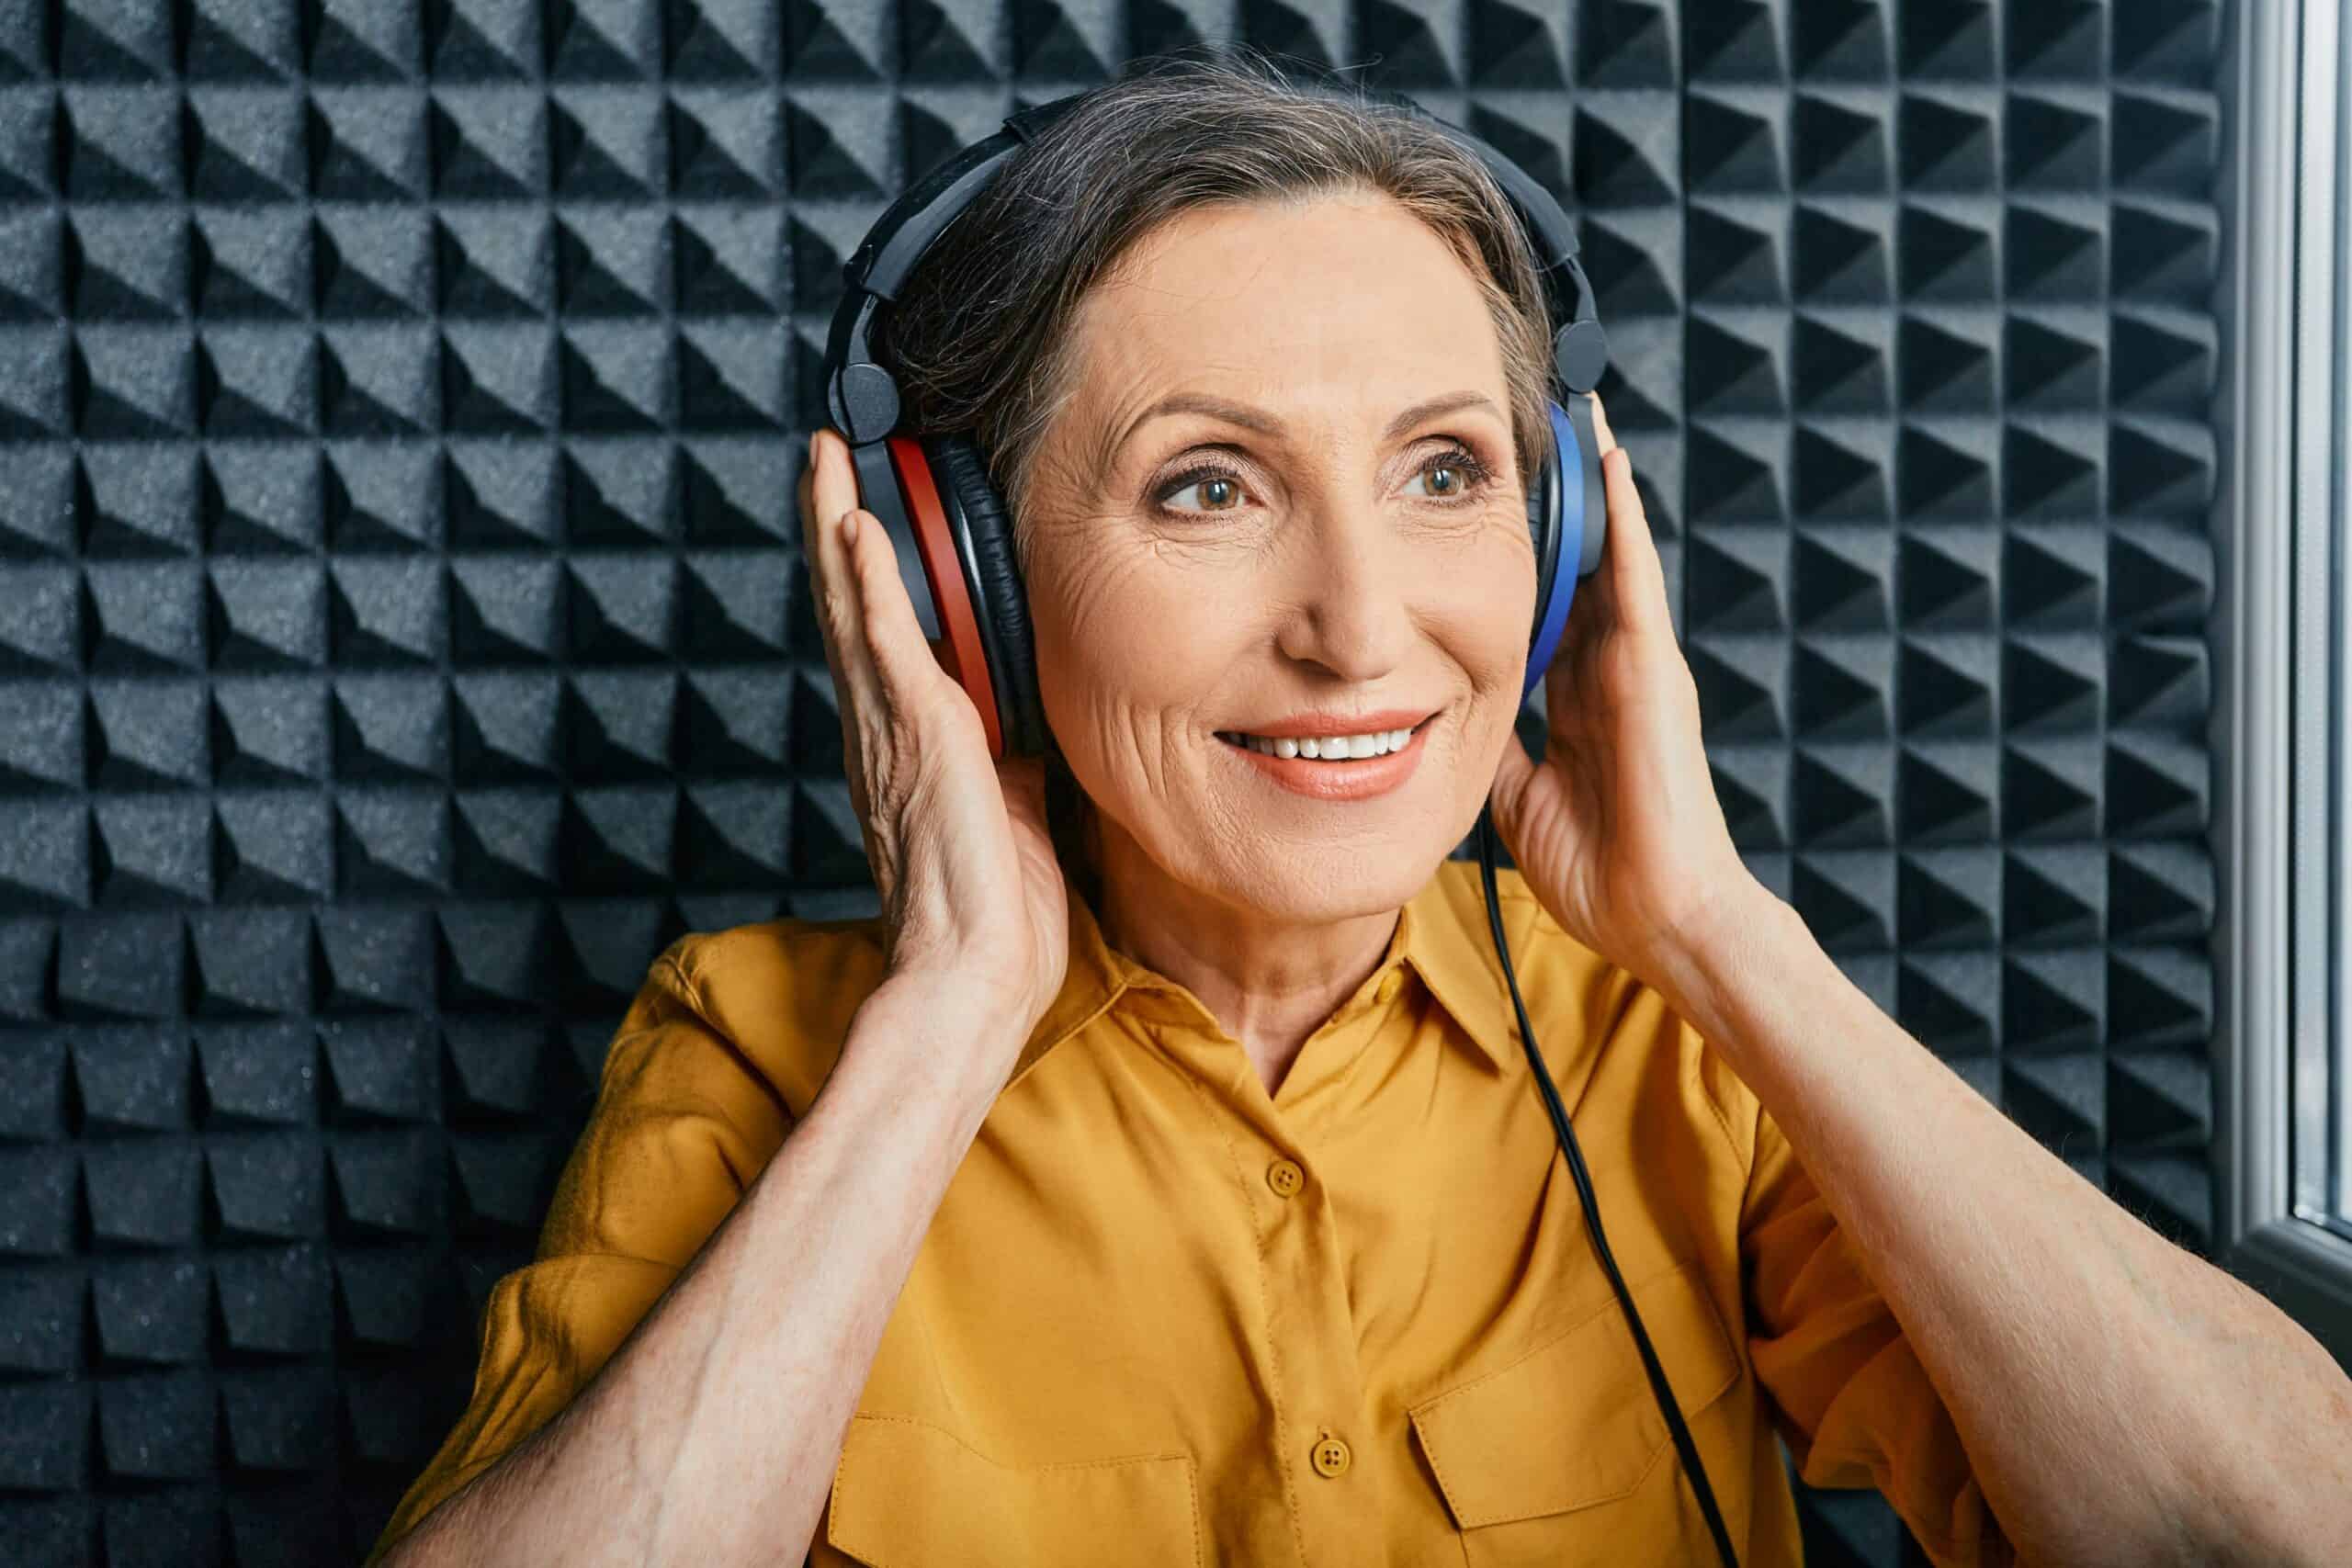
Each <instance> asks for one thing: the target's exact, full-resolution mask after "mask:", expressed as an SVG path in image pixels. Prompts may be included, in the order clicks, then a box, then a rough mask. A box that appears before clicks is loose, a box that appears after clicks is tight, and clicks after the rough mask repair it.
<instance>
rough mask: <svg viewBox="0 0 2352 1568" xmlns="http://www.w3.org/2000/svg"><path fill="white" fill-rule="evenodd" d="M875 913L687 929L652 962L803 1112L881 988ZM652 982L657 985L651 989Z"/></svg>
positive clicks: (879, 939) (659, 974)
mask: <svg viewBox="0 0 2352 1568" xmlns="http://www.w3.org/2000/svg"><path fill="white" fill-rule="evenodd" d="M883 959H884V948H883V930H882V921H881V919H880V917H878V916H865V917H857V918H843V919H807V918H802V917H797V916H778V917H777V918H775V919H767V920H757V921H752V922H750V923H748V924H744V925H739V926H730V927H728V928H726V929H724V930H721V931H690V932H688V933H687V934H685V935H684V936H682V937H680V938H678V939H677V941H675V942H672V943H671V944H670V946H669V947H668V948H667V949H665V950H664V951H663V952H662V954H661V955H660V956H659V957H658V958H656V959H655V960H654V964H653V968H654V971H655V980H656V981H659V980H661V979H662V971H663V970H664V969H665V968H666V969H667V970H668V971H669V975H668V977H667V982H668V984H669V986H670V987H671V988H672V989H673V990H676V991H678V992H679V993H680V994H681V995H682V997H683V998H684V1002H685V1005H686V1006H687V1007H688V1008H689V1009H691V1010H693V1012H694V1014H695V1017H696V1018H697V1019H699V1020H700V1021H701V1022H703V1023H704V1024H706V1025H707V1026H708V1027H709V1028H710V1029H711V1030H712V1031H713V1032H716V1033H717V1034H718V1035H719V1036H721V1037H722V1038H724V1039H725V1040H726V1041H727V1042H728V1043H730V1044H732V1045H733V1046H734V1047H735V1048H736V1049H737V1050H739V1051H741V1053H742V1054H743V1055H745V1056H746V1057H747V1058H749V1059H750V1060H751V1062H752V1064H753V1065H754V1066H757V1067H758V1068H759V1069H760V1070H761V1072H762V1073H763V1074H764V1075H765V1076H766V1077H767V1078H768V1079H769V1081H770V1082H772V1083H773V1084H774V1085H775V1088H776V1090H777V1092H778V1093H779V1094H780V1095H781V1096H782V1097H783V1098H784V1100H785V1102H786V1106H787V1107H788V1108H789V1109H790V1111H792V1113H793V1114H794V1115H795V1116H798V1115H800V1114H802V1113H803V1112H805V1111H807V1110H808V1108H809V1103H810V1102H811V1101H812V1100H815V1099H816V1096H817V1090H818V1089H820V1088H821V1087H822V1086H823V1084H824V1081H825V1079H826V1077H828V1076H829V1075H830V1074H831V1072H832V1069H833V1063H834V1062H835V1060H837V1059H838V1058H839V1056H840V1055H841V1048H842V1040H843V1039H844V1038H845V1037H846V1036H847V1034H848V1032H849V1025H850V1021H851V1020H852V1019H853V1018H854V1016H855V1015H856V1013H857V1010H858V1008H859V1007H860V1006H862V1005H863V1004H864V1003H865V998H867V997H869V996H871V995H872V994H873V992H874V989H875V987H876V986H878V985H880V984H881V983H882V970H883ZM649 983H651V982H649Z"/></svg>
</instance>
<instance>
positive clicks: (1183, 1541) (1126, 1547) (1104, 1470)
mask: <svg viewBox="0 0 2352 1568" xmlns="http://www.w3.org/2000/svg"><path fill="white" fill-rule="evenodd" d="M1195 1493H1196V1487H1195V1485H1194V1482H1193V1460H1192V1456H1191V1455H1189V1454H1182V1453H1159V1454H1136V1455H1130V1456H1126V1457H1122V1458H1115V1459H1101V1460H1080V1461H1070V1462H1064V1463H1057V1464H1041V1465H1008V1464H999V1463H998V1462H996V1461H994V1460H991V1459H989V1457H988V1456H986V1455H985V1454H982V1453H981V1452H980V1451H979V1450H977V1449H974V1448H973V1447H971V1446H970V1445H969V1444H967V1443H966V1442H965V1441H964V1440H963V1439H961V1438H957V1437H956V1435H955V1434H953V1433H951V1432H948V1431H945V1430H944V1429H943V1428H941V1427H933V1426H931V1425H929V1424H928V1423H926V1422H922V1421H913V1420H909V1419H906V1418H904V1417H901V1416H858V1417H857V1418H856V1419H855V1420H854V1421H852V1422H851V1423H850V1430H849V1438H848V1440H847V1441H846V1442H845V1443H843V1444H842V1460H841V1464H840V1466H839V1468H837V1469H836V1470H835V1471H834V1472H833V1495H832V1500H831V1503H830V1504H829V1505H828V1506H827V1507H826V1513H825V1540H826V1542H827V1544H828V1545H830V1546H831V1547H833V1548H834V1549H835V1550H837V1551H840V1552H842V1553H844V1554H846V1555H847V1556H848V1557H849V1558H850V1559H851V1560H852V1561H854V1562H864V1563H869V1564H872V1565H873V1568H947V1565H950V1564H953V1565H954V1568H967V1565H968V1568H998V1565H1000V1564H1002V1565H1004V1568H1030V1565H1033V1564H1034V1565H1035V1568H1066V1565H1067V1568H1079V1565H1080V1564H1084V1565H1086V1568H1098V1565H1100V1564H1102V1563H1105V1562H1119V1563H1134V1564H1136V1565H1137V1568H1198V1565H1199V1563H1200V1562H1201V1561H1202V1557H1201V1550H1202V1549H1201V1529H1200V1505H1199V1502H1198V1499H1197V1497H1196V1495H1195ZM818 1561H820V1562H822V1561H823V1558H822V1557H821V1555H820V1557H819V1559H818Z"/></svg>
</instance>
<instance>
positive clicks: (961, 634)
mask: <svg viewBox="0 0 2352 1568" xmlns="http://www.w3.org/2000/svg"><path fill="white" fill-rule="evenodd" d="M1311 90H1314V91H1317V92H1320V89H1311ZM1362 91H1363V93H1364V95H1365V96H1367V97H1374V98H1378V99H1380V100H1382V101H1385V102H1388V103H1390V104H1393V105H1395V106H1396V107H1401V108H1404V109H1407V110H1408V111H1410V112H1411V113H1412V114H1413V115H1415V116H1417V117H1418V118H1422V119H1425V120H1428V121H1430V123H1431V124H1433V125H1435V126H1436V127H1437V128H1438V129H1439V130H1442V132H1443V133H1444V134H1445V135H1446V136H1447V137H1448V138H1450V139H1451V140H1452V141H1454V142H1455V143H1457V144H1458V145H1460V146H1461V147H1462V148H1463V149H1464V150H1465V151H1466V152H1471V153H1472V154H1474V155H1475V156H1476V157H1477V158H1478V160H1479V161H1480V162H1481V163H1483V164H1486V166H1487V171H1488V172H1489V173H1490V174H1492V175H1494V177H1495V181H1496V183H1497V184H1498V185H1499V186H1501V187H1502V189H1503V194H1504V195H1505V196H1506V197H1508V198H1509V199H1510V205H1511V208H1512V209H1513V210H1514V211H1515V212H1516V213H1517V214H1518V216H1519V220H1520V224H1521V229H1522V230H1523V231H1525V232H1526V234H1527V237H1528V240H1529V242H1530V243H1531V245H1532V248H1533V250H1534V253H1535V260H1536V266H1537V270H1538V272H1539V273H1540V275H1541V276H1542V277H1543V279H1544V291H1545V295H1546V298H1547V299H1549V301H1550V303H1551V306H1552V314H1553V319H1554V320H1555V321H1557V320H1559V319H1561V318H1562V317H1563V316H1565V317H1566V318H1567V321H1566V325H1564V326H1562V327H1561V328H1560V329H1559V330H1558V332H1557V333H1555V334H1554V336H1553V339H1552V366H1553V370H1554V372H1555V375H1556V377H1557V378H1558V380H1559V383H1560V385H1561V386H1563V387H1565V388H1566V390H1567V391H1568V392H1569V393H1570V394H1571V395H1570V396H1569V397H1568V399H1567V400H1566V402H1565V403H1562V402H1561V401H1559V400H1557V399H1554V400H1550V401H1549V402H1548V404H1547V407H1548V411H1549V413H1550V418H1551V427H1552V439H1551V440H1549V441H1546V442H1543V443H1542V451H1541V452H1540V454H1539V455H1538V456H1539V461H1538V463H1537V464H1536V472H1535V476H1534V482H1533V483H1532V484H1531V485H1530V486H1529V487H1528V496H1527V529H1528V534H1529V536H1530V537H1531V538H1532V540H1533V541H1534V545H1535V563H1536V589H1535V622H1534V625H1533V626H1532V628H1531V629H1530V631H1529V634H1528V656H1527V675H1526V680H1525V682H1524V683H1523V684H1522V685H1521V688H1520V695H1521V699H1522V700H1524V699H1525V697H1526V696H1527V694H1529V693H1531V692H1532V691H1533V690H1534V689H1535V687H1536V684H1537V683H1538V682H1541V681H1542V680H1543V679H1544V671H1545V670H1546V669H1548V668H1549V667H1550V665H1551V662H1552V656H1553V655H1554V654H1555V652H1557V651H1558V649H1559V646H1560V637H1561V634H1562V632H1563V631H1564V630H1565V629H1566V626H1567V621H1568V606H1569V604H1571V603H1572V602H1573V601H1574V599H1575V597H1576V585H1577V579H1579V578H1582V577H1585V576H1587V575H1589V573H1591V571H1592V570H1594V569H1595V568H1596V567H1598V566H1599V565H1600V549H1601V544H1602V540H1603V536H1604V535H1605V534H1606V532H1607V523H1608V515H1609V513H1608V507H1607V504H1606V502H1605V501H1604V500H1603V494H1604V492H1603V490H1602V485H1601V477H1600V447H1599V444H1598V442H1597V441H1596V439H1595V437H1594V434H1593V429H1592V405H1591V403H1590V401H1589V400H1588V399H1586V398H1585V397H1584V396H1583V395H1582V394H1584V393H1586V392H1589V391H1590V390H1592V389H1593V388H1594V387H1595V386H1596V385H1598V384H1599V382H1600V375H1601V372H1602V371H1603V370H1605V369H1606V368H1607V367H1608V365H1609V340H1608V338H1607V336H1606V334H1604V333H1602V332H1601V330H1600V318H1599V317H1598V316H1597V315H1596V314H1595V313H1594V310H1593V297H1592V285H1591V284H1590V283H1589V282H1588V281H1586V278H1585V275H1584V268H1583V267H1582V266H1581V265H1578V264H1577V242H1576V234H1575V231H1573V230H1572V229H1571V228H1570V227H1569V225H1568V220H1567V218H1566V214H1564V213H1563V212H1562V211H1561V210H1560V205H1559V203H1558V202H1556V201H1555V200H1554V199H1553V198H1552V195H1551V193H1550V192H1549V191H1547V190H1545V189H1544V187H1543V186H1541V185H1540V184H1538V183H1537V182H1536V181H1535V180H1534V179H1533V178H1532V177H1531V176H1530V175H1528V174H1527V172H1526V171H1525V170H1523V169H1521V167H1520V166H1519V165H1518V164H1515V163H1513V162H1511V161H1510V159H1509V158H1506V157H1505V156H1503V154H1502V153H1500V152H1497V151H1496V150H1495V149H1494V148H1492V147H1490V146H1488V145H1487V143H1486V142H1485V141H1481V140H1480V139H1479V138H1477V137H1476V136H1473V135H1472V134H1471V133H1470V132H1468V131H1466V130H1462V129H1461V128H1460V127H1458V126H1455V125H1453V124H1450V123H1448V122H1447V121H1445V120H1442V119H1440V118H1437V117H1436V116H1435V115H1432V114H1430V113H1429V112H1428V111H1427V110H1426V109H1423V108H1422V107H1420V106H1419V105H1418V104H1416V103H1414V102H1413V101H1412V100H1411V99H1409V98H1406V97H1403V96H1397V95H1390V94H1385V93H1380V92H1378V91H1377V90H1376V89H1373V88H1368V87H1367V88H1363V89H1362ZM1084 96H1086V94H1085V93H1083V92H1079V93H1072V94H1070V95H1069V96H1065V97H1059V98H1055V99H1053V100H1051V101H1050V102H1047V103H1043V104H1039V105H1037V106H1036V107H1034V108H1028V109H1023V110H1022V111H1021V112H1019V113H1017V114H1014V115H1012V116H1009V117H1008V118H1006V119H1005V121H1004V125H1003V127H1002V129H1001V130H998V131H996V132H995V133H994V134H993V135H990V136H989V137H987V138H986V139H984V140H982V141H977V142H974V143H973V144H971V145H970V146H968V147H966V148H965V149H963V150H962V151H961V152H957V153H956V154H955V155H954V156H952V157H950V158H948V159H946V160H944V162H942V163H941V164H939V165H938V166H937V167H935V168H933V170H932V171H931V172H930V173H929V174H927V175H924V176H923V177H922V179H921V180H919V181H917V182H916V183H915V184H914V185H912V186H909V187H908V188H907V190H906V191H905V192H904V193H902V194H901V195H900V196H899V198H898V199H897V200H896V201H893V202H892V203H891V204H890V205H889V207H888V208H887V209H884V211H883V213H882V216H881V217H880V218H878V219H876V220H875V223H874V227H873V228H872V229H871V230H869V231H867V233H866V236H865V240H864V241H863V242H862V243H860V244H859V245H858V247H857V250H856V252H855V254H853V255H852V256H851V257H850V258H849V260H848V261H847V262H845V263H844V264H842V282H843V285H844V287H843V288H842V298H841V302H840V304H839V305H838V306H837V307H835V309H834V311H833V322H832V330H831V333H830V334H829V335H828V337H827V339H826V343H825V359H824V382H825V409H826V412H827V414H828V415H829V417H830V418H831V422H832V424H833V427H834V428H835V429H836V430H838V431H840V432H841V433H842V436H843V437H844V438H845V439H846V440H847V441H848V442H849V447H850V456H851V458H852V461H853V464H854V468H855V469H856V474H857V492H858V493H857V504H858V505H859V506H861V507H863V508H864V509H865V510H866V511H867V512H870V513H873V514H874V515H875V516H876V518H878V519H879V520H880V521H881V524H882V526H883V527H884V528H885V529H886V530H887V531H888V534H889V536H890V545H891V547H892V549H893V550H894V551H896V553H897V555H898V558H899V576H900V577H901V578H902V579H903V580H904V581H905V582H906V585H907V596H908V597H909V598H910V599H911V600H912V601H913V602H914V607H915V618H916V619H917V620H918V621H920V622H921V623H922V629H923V635H924V637H927V638H929V639H930V641H931V645H932V647H933V649H934V650H935V651H936V653H937V654H938V657H939V660H940V662H941V663H942V664H943V665H944V666H945V667H946V669H947V671H948V673H949V674H951V675H953V676H954V677H955V678H956V682H958V683H959V684H960V685H962V686H963V688H964V690H965V691H966V692H967V693H968V694H970V696H971V699H972V705H974V706H975V707H977V708H978V710H979V714H980V724H981V727H982V728H984V729H985V730H986V731H987V734H988V740H989V754H990V755H991V756H993V757H996V758H999V759H1001V758H1003V757H1006V756H1008V755H1017V756H1038V755H1042V754H1043V753H1044V752H1045V750H1046V716H1045V708H1044V705H1043V704H1042V703H1041V702H1040V701H1039V700H1038V696H1037V671H1036V659H1035V651H1034V649H1033V646H1032V644H1031V641H1030V633H1029V609H1028V601H1027V598H1026V596H1025V594H1024V593H1023V590H1022V585H1021V569H1020V566H1019V564H1018V562H1017V561H1016V560H1015V559H1014V558H1013V549H1012V517H1011V516H1010V515H1009V514H1008V512H1007V509H1006V507H1005V504H1004V501H1003V498H1002V497H1001V496H1000V495H999V494H998V493H997V491H996V487H995V485H994V484H992V483H991V482H990V481H989V474H988V468H987V465H986V464H985V462H984V461H983V460H982V458H981V457H980V453H979V449H978V447H977V446H974V445H973V444H972V443H971V441H970V440H969V439H967V437H965V436H963V435H959V434H922V433H920V432H914V431H906V432H901V431H900V430H899V384H898V382H897V381H896V380H895V379H894V378H892V377H891V375H890V372H889V371H888V370H887V369H885V368H884V367H881V366H879V365H876V363H874V360H873V357H872V355H871V353H870V351H869V350H868V348H867V340H868V335H869V333H870V332H871V330H872V327H873V323H874V316H875V312H876V310H877V309H878V308H879V307H881V306H882V305H883V304H885V303H887V302H888V300H890V299H892V298H894V297H895V296H896V295H897V293H898V291H899V289H900V288H903V287H904V286H905V284H906V280H907V278H908V276H909V275H910V274H911V273H912V272H913V271H914V268H915V265H916V263H918V262H919V261H920V260H921V259H922V254H923V253H924V251H925V250H927V249H929V247H930V245H931V243H932V242H933V240H935V239H937V238H938V237H939V235H940V233H941V232H942V231H944V230H945V229H946V227H947V226H948V225H949V224H950V223H952V222H954V221H955V220H956V216H957V215H958V214H960V213H961V212H962V211H963V210H964V209H965V208H966V207H967V206H969V205H970V204H971V202H972V200H973V199H974V198H975V197H978V195H979V193H980V192H981V191H982V190H984V189H985V188H986V187H987V186H988V185H989V181H990V180H991V179H993V178H994V177H995V175H996V173H997V171H998V169H999V168H1001V166H1002V165H1003V164H1004V162H1005V161H1006V160H1007V159H1008V158H1010V157H1012V155H1013V153H1014V152H1017V151H1018V150H1019V149H1020V148H1022V147H1023V146H1024V145H1026V144H1027V143H1028V142H1029V141H1032V140H1033V139H1034V138H1035V136H1036V135H1037V133H1038V132H1039V131H1040V130H1044V129H1045V128H1046V126H1047V125H1050V124H1052V123H1053V122H1054V121H1055V120H1056V119H1058V118H1060V117H1061V116H1062V115H1063V114H1064V113H1066V112H1067V111H1068V110H1069V108H1070V107H1071V106H1072V105H1074V104H1076V103H1077V102H1078V101H1079V100H1080V98H1083V97H1084ZM1569 561H1573V562H1575V570H1573V571H1568V570H1563V567H1564V565H1565V564H1566V562H1569Z"/></svg>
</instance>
